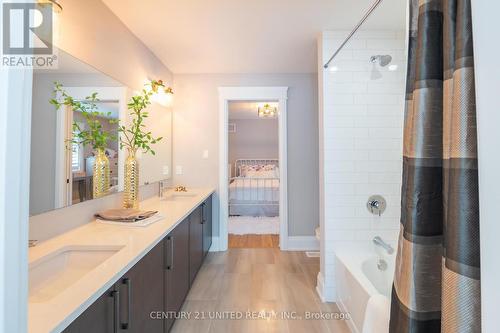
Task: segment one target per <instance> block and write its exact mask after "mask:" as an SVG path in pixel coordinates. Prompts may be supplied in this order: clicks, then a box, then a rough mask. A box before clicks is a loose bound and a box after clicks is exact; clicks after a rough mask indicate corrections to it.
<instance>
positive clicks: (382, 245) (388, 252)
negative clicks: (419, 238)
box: [373, 236, 394, 254]
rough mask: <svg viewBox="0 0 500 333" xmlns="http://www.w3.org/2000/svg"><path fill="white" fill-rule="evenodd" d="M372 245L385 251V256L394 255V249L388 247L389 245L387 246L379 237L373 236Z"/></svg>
mask: <svg viewBox="0 0 500 333" xmlns="http://www.w3.org/2000/svg"><path fill="white" fill-rule="evenodd" d="M373 244H375V245H377V246H380V247H381V248H383V249H384V250H386V251H387V254H393V253H394V248H393V247H392V246H390V245H389V244H387V243H386V242H384V240H383V239H382V237H380V236H375V238H373Z"/></svg>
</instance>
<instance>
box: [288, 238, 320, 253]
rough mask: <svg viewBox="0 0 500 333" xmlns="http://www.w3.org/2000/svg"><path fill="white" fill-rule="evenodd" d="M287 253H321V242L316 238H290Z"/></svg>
mask: <svg viewBox="0 0 500 333" xmlns="http://www.w3.org/2000/svg"><path fill="white" fill-rule="evenodd" d="M286 250H287V251H319V241H318V240H317V239H316V237H314V236H288V242H287V249H286Z"/></svg>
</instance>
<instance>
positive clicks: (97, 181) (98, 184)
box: [92, 149, 110, 198]
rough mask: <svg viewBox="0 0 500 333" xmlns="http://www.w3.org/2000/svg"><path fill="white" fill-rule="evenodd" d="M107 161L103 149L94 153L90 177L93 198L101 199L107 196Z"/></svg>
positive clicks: (108, 176) (108, 177) (108, 183)
mask: <svg viewBox="0 0 500 333" xmlns="http://www.w3.org/2000/svg"><path fill="white" fill-rule="evenodd" d="M109 170H110V169H109V159H108V157H107V156H106V152H105V151H104V149H97V150H96V151H95V160H94V167H93V172H94V174H93V176H92V183H93V185H92V190H93V194H94V198H101V197H103V196H105V195H106V194H108V192H109V187H110V181H109V179H110V175H109V174H110V172H109Z"/></svg>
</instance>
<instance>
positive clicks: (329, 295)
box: [316, 272, 337, 303]
mask: <svg viewBox="0 0 500 333" xmlns="http://www.w3.org/2000/svg"><path fill="white" fill-rule="evenodd" d="M316 292H317V293H318V295H319V298H320V299H321V302H323V303H326V302H336V301H337V297H336V293H335V289H334V288H325V280H324V276H323V274H321V272H318V277H317V279H316Z"/></svg>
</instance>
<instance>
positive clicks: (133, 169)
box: [123, 149, 139, 209]
mask: <svg viewBox="0 0 500 333" xmlns="http://www.w3.org/2000/svg"><path fill="white" fill-rule="evenodd" d="M136 153H137V150H132V149H129V150H128V156H127V159H126V160H125V179H124V181H125V184H124V191H123V208H134V209H137V208H139V161H138V160H137V157H136Z"/></svg>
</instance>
